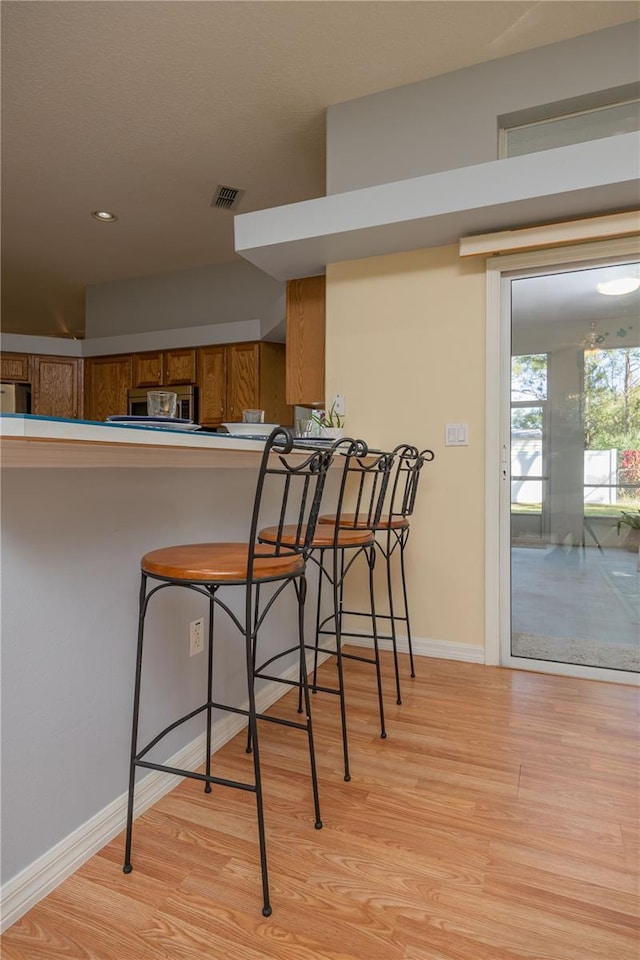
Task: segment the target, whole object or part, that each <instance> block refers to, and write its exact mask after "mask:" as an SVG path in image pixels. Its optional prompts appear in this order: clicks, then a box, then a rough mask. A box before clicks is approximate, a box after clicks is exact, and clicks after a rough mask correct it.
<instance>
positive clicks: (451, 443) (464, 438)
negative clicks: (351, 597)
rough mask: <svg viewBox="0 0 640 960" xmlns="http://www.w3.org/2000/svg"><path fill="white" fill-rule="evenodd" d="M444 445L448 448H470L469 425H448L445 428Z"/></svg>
mask: <svg viewBox="0 0 640 960" xmlns="http://www.w3.org/2000/svg"><path fill="white" fill-rule="evenodd" d="M444 443H445V446H446V447H468V446H469V424H468V423H448V424H447V425H446V427H445V434H444Z"/></svg>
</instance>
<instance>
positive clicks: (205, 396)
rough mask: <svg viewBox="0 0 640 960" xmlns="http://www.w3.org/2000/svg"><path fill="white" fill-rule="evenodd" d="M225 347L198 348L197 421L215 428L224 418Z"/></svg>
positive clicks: (225, 398) (225, 385)
mask: <svg viewBox="0 0 640 960" xmlns="http://www.w3.org/2000/svg"><path fill="white" fill-rule="evenodd" d="M226 406H227V374H226V347H223V346H215V347H199V348H198V412H199V416H198V420H199V422H200V423H201V424H203V425H204V426H206V427H216V426H218V425H219V424H221V423H222V422H223V421H224V420H225V418H226Z"/></svg>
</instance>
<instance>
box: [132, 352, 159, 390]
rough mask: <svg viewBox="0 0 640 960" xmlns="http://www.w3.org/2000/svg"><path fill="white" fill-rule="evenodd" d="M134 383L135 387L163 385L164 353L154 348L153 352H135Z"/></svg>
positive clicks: (133, 361)
mask: <svg viewBox="0 0 640 960" xmlns="http://www.w3.org/2000/svg"><path fill="white" fill-rule="evenodd" d="M131 359H132V364H133V385H134V387H160V386H162V353H161V352H160V350H154V351H153V352H152V353H134V354H133V357H132V358H131Z"/></svg>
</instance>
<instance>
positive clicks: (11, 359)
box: [0, 353, 29, 383]
mask: <svg viewBox="0 0 640 960" xmlns="http://www.w3.org/2000/svg"><path fill="white" fill-rule="evenodd" d="M0 380H15V381H18V382H20V383H28V382H29V354H28V353H3V354H2V358H1V359H0Z"/></svg>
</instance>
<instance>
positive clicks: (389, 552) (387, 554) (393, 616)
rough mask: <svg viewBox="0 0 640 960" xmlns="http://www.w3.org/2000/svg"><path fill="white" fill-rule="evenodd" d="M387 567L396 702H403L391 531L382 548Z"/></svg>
mask: <svg viewBox="0 0 640 960" xmlns="http://www.w3.org/2000/svg"><path fill="white" fill-rule="evenodd" d="M380 550H381V553H382V555H383V557H384V558H385V564H386V568H387V596H388V598H389V624H390V626H391V645H392V647H393V666H394V669H395V673H396V703H398V704H400V703H402V694H401V693H400V668H399V666H398V641H397V636H396V614H395V607H394V603H393V584H392V581H391V557H392V555H393V551H392V549H391V533H390V532H388V533H387V542H386V546H385V547H384V548H382V547H381V548H380Z"/></svg>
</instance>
